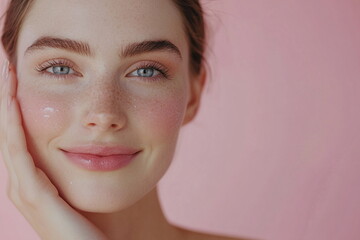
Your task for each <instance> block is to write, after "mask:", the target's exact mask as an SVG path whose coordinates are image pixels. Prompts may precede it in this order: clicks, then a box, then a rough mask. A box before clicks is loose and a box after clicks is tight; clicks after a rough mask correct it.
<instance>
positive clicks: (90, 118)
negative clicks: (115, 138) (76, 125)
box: [83, 112, 126, 132]
mask: <svg viewBox="0 0 360 240" xmlns="http://www.w3.org/2000/svg"><path fill="white" fill-rule="evenodd" d="M125 125H126V118H125V116H123V114H121V115H117V114H114V113H110V112H89V113H88V115H87V117H86V119H85V121H84V124H83V126H84V127H85V128H87V129H90V130H93V131H98V132H106V131H112V132H115V131H119V130H120V129H122V128H124V126H125Z"/></svg>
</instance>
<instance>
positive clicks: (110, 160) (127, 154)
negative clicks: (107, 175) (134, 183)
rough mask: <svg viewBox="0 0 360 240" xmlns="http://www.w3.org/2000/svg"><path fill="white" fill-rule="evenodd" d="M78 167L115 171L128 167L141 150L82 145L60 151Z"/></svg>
mask: <svg viewBox="0 0 360 240" xmlns="http://www.w3.org/2000/svg"><path fill="white" fill-rule="evenodd" d="M60 150H61V151H62V152H63V153H64V155H65V156H66V158H67V159H68V160H69V161H70V162H72V163H74V164H75V165H76V166H78V167H81V168H82V169H85V170H90V171H114V170H118V169H120V168H123V167H126V166H127V165H128V164H130V163H131V162H132V161H133V160H135V159H136V156H137V155H138V154H139V153H140V152H141V150H137V149H133V148H129V147H124V146H102V145H82V146H76V147H70V148H66V149H60Z"/></svg>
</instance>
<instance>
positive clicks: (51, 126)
mask: <svg viewBox="0 0 360 240" xmlns="http://www.w3.org/2000/svg"><path fill="white" fill-rule="evenodd" d="M18 99H19V103H20V109H21V113H22V118H23V126H24V129H25V131H26V133H27V135H28V137H30V138H31V139H36V141H48V140H50V139H52V138H53V137H56V136H57V135H58V133H59V132H61V129H63V126H64V125H65V124H66V114H64V113H65V109H68V108H67V106H66V104H64V102H62V101H60V99H54V98H49V97H47V96H44V95H41V94H32V93H31V92H30V91H29V93H19V94H18Z"/></svg>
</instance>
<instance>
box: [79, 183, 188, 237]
mask: <svg viewBox="0 0 360 240" xmlns="http://www.w3.org/2000/svg"><path fill="white" fill-rule="evenodd" d="M81 214H82V215H83V216H85V217H86V218H87V219H89V220H90V221H91V222H92V223H94V224H95V225H96V226H97V227H98V228H99V229H100V230H102V231H103V232H104V233H105V234H106V235H107V236H108V237H109V239H127V240H140V239H149V240H152V239H154V240H155V239H156V240H161V239H183V234H184V233H183V231H182V230H181V229H179V228H177V227H175V226H172V225H170V224H169V223H168V221H167V220H166V218H165V216H164V214H163V211H162V209H161V206H160V202H159V197H158V191H157V187H155V188H154V189H153V190H152V191H150V192H149V193H148V194H147V195H146V196H145V197H144V198H142V199H141V200H139V201H138V202H137V203H135V204H134V205H132V206H130V207H129V208H127V209H124V210H122V211H120V212H114V213H91V212H81Z"/></svg>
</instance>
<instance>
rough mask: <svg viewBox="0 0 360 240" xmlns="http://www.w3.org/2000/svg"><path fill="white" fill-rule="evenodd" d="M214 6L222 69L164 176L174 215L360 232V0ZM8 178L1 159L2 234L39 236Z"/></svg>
mask: <svg viewBox="0 0 360 240" xmlns="http://www.w3.org/2000/svg"><path fill="white" fill-rule="evenodd" d="M0 4H1V5H4V1H3V0H1V3H0ZM205 8H206V9H207V12H208V15H209V18H210V21H211V22H212V32H213V33H212V35H213V37H212V43H213V45H212V52H211V54H210V56H209V61H210V65H211V68H212V70H213V74H212V80H211V83H210V84H209V86H208V88H207V90H206V93H205V96H204V100H203V106H202V109H201V111H200V113H199V116H198V118H197V119H196V120H195V122H193V123H192V124H191V125H189V126H187V127H185V128H184V130H183V133H182V137H181V140H180V142H179V149H178V152H177V155H176V158H175V161H174V163H173V165H172V166H171V167H170V169H169V171H168V173H167V174H166V175H165V177H164V178H163V179H162V180H161V182H160V194H161V200H162V202H163V206H164V210H165V213H166V215H167V217H168V219H169V220H170V221H171V222H173V223H176V224H178V225H181V226H184V227H188V228H192V229H197V230H201V231H208V232H214V233H221V234H227V235H232V236H239V237H241V236H242V237H253V238H259V239H268V240H300V239H301V240H313V239H314V240H356V239H360V190H359V184H360V161H359V156H360V147H359V146H358V145H360V107H359V103H360V1H359V0H311V1H300V0H299V1H284V0H272V1H267V0H263V1H261V0H251V1H241V0H208V1H205ZM5 181H6V172H5V169H4V166H3V163H2V162H1V163H0V184H1V185H0V190H1V191H0V204H1V205H0V239H29V240H31V239H37V237H36V235H35V234H34V232H33V231H32V229H31V228H30V227H29V225H28V224H27V222H26V221H25V220H24V219H23V217H22V216H21V215H20V214H19V213H17V210H16V209H15V207H13V206H12V204H11V203H10V202H9V201H8V200H7V197H6V194H5V186H6V183H5Z"/></svg>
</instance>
